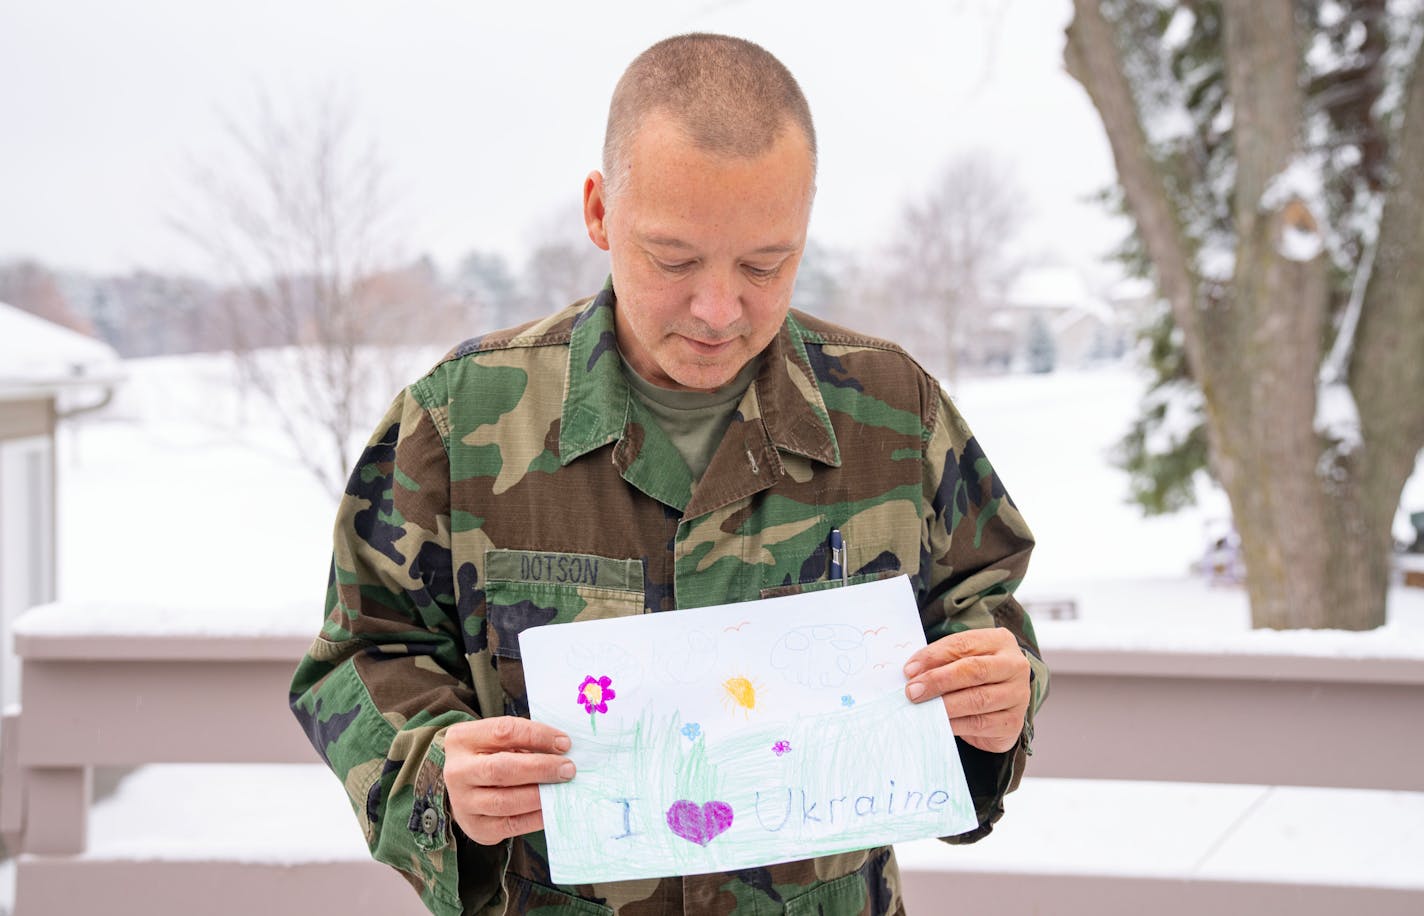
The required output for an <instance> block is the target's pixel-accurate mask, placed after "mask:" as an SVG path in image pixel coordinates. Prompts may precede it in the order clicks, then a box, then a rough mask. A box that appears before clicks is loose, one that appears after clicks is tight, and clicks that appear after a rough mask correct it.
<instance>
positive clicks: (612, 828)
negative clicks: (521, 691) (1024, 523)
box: [519, 577, 977, 884]
mask: <svg viewBox="0 0 1424 916" xmlns="http://www.w3.org/2000/svg"><path fill="white" fill-rule="evenodd" d="M867 631H870V632H867ZM519 641H520V648H521V651H522V655H523V659H524V677H525V684H526V686H527V688H528V691H529V707H530V711H531V714H532V715H533V717H534V718H535V719H538V720H539V721H541V722H546V723H548V724H550V725H553V726H555V727H557V728H560V729H562V730H563V731H565V732H566V733H568V734H569V736H570V737H571V738H572V739H573V747H572V748H571V749H570V750H569V752H568V755H569V757H571V758H572V759H573V761H574V764H575V765H576V766H577V767H578V775H576V776H575V777H574V778H573V780H571V781H570V782H567V783H561V784H558V785H552V784H551V785H541V786H540V787H539V797H540V802H541V804H542V806H543V812H544V827H545V836H546V839H547V842H548V853H549V866H550V872H551V877H552V879H553V880H554V881H556V882H559V883H566V884H583V883H588V882H594V881H614V880H623V879H631V878H648V877H660V876H664V875H692V874H700V873H705V872H720V871H732V870H736V869H742V868H753V867H757V866H761V865H768V864H771V863H774V862H785V861H789V860H792V859H801V858H809V857H812V856H818V855H825V854H829V853H834V852H844V851H847V850H852V849H860V848H866V847H870V846H878V845H881V844H885V843H894V842H899V841H901V840H911V839H920V838H923V837H931V836H949V835H952V834H957V833H963V832H965V831H966V830H969V829H971V828H973V827H974V826H975V824H976V823H977V820H976V818H975V816H974V805H973V801H972V799H971V798H970V796H969V792H968V789H967V788H966V787H965V784H964V775H963V771H962V770H961V769H960V764H959V756H958V753H957V752H956V750H955V742H954V736H953V735H952V734H951V733H950V729H949V719H948V717H947V716H946V715H945V711H944V705H943V704H942V703H924V704H913V703H910V702H909V700H907V699H906V697H905V677H904V674H903V671H902V668H903V666H904V663H905V661H906V660H907V659H908V658H909V657H910V655H911V654H912V653H913V652H914V651H915V650H916V649H918V648H919V647H920V646H923V645H924V633H923V631H922V630H921V629H920V622H919V611H918V609H917V608H916V606H915V601H914V594H913V592H912V591H911V590H910V586H909V581H908V580H907V579H905V578H903V577H901V578H899V579H888V580H881V581H878V582H873V583H869V584H865V585H853V586H847V587H843V588H833V589H825V590H820V591H815V592H811V593H807V594H802V595H795V596H791V597H788V598H773V599H768V600H766V601H751V602H745V603H742V604H735V605H726V606H723V607H713V608H699V609H696V610H683V611H676V612H673V613H666V614H650V615H638V616H634V617H626V618H617V619H612V620H591V621H584V622H579V623H570V624H559V625H552V626H537V627H531V628H529V629H527V630H525V631H524V632H523V633H521V634H520V637H519ZM872 641H873V644H874V646H875V657H874V661H875V662H876V664H875V665H872V664H871V657H870V655H869V646H870V644H871V643H872ZM890 645H894V646H896V648H895V649H894V650H893V651H892V650H888V649H886V648H885V647H886V646H890ZM591 652H593V653H594V654H592V655H591V654H590V653H591ZM590 672H592V673H590ZM574 685H577V686H578V693H577V703H576V704H575V703H570V702H569V700H570V697H569V688H570V687H571V686H574ZM585 717H587V720H588V721H587V725H585V724H584V718H585ZM768 750H770V751H771V753H767V751H768Z"/></svg>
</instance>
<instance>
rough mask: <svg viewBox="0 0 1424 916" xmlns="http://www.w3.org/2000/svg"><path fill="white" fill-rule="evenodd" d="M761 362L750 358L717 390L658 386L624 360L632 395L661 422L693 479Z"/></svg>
mask: <svg viewBox="0 0 1424 916" xmlns="http://www.w3.org/2000/svg"><path fill="white" fill-rule="evenodd" d="M760 365H761V358H760V357H758V358H756V359H753V360H751V361H750V362H748V363H747V364H746V365H745V366H743V367H742V371H741V372H739V373H737V376H736V378H734V379H732V380H731V381H730V382H728V383H727V384H726V385H724V386H722V387H721V388H718V389H717V390H716V391H673V390H671V389H668V388H659V387H658V386H657V385H654V384H653V383H652V382H650V381H648V380H647V379H645V378H643V377H642V376H641V375H639V374H638V373H637V372H636V371H634V370H633V367H632V366H629V365H628V360H626V359H625V360H623V375H624V376H626V377H627V379H628V385H629V387H631V388H632V389H633V396H634V397H636V398H637V399H638V400H639V401H640V402H642V404H643V406H644V407H646V408H648V410H649V412H651V413H652V415H653V416H654V417H655V418H657V421H658V425H659V426H661V427H662V430H663V432H664V433H666V434H667V437H668V438H669V439H671V440H672V444H673V445H674V446H675V447H676V448H677V451H678V453H679V454H681V455H682V458H683V460H684V461H686V462H687V467H688V469H689V470H690V471H692V479H693V480H698V479H700V478H701V477H702V472H703V471H705V470H707V465H708V463H709V462H711V461H712V455H713V453H714V452H716V451H717V445H718V444H719V443H720V442H721V441H722V434H723V433H725V432H726V431H727V427H728V426H729V425H731V422H732V412H733V411H735V410H736V409H737V403H738V402H739V401H741V399H742V395H743V394H745V393H746V390H747V386H748V385H750V384H751V383H752V379H754V378H756V374H757V367H758V366H760Z"/></svg>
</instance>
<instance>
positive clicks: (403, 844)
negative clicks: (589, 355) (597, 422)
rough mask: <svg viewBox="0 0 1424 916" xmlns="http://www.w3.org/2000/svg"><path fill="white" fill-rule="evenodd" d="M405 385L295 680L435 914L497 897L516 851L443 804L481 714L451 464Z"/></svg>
mask: <svg viewBox="0 0 1424 916" xmlns="http://www.w3.org/2000/svg"><path fill="white" fill-rule="evenodd" d="M418 391H419V389H418V388H412V389H407V391H406V392H404V393H403V394H402V395H401V396H400V397H398V398H397V399H396V401H395V402H394V403H393V404H392V405H391V408H390V410H389V411H387V413H386V415H385V417H384V418H383V419H382V420H381V423H380V426H379V428H378V429H377V430H376V432H375V434H374V435H373V436H372V438H371V441H370V442H369V444H368V445H367V446H366V449H365V451H364V452H363V453H362V455H361V458H360V460H359V461H358V462H357V465H356V468H355V471H354V472H353V473H352V475H351V479H350V481H349V482H348V483H347V485H346V493H345V495H344V497H343V498H342V501H341V505H340V509H339V511H338V515H337V520H336V529H335V537H334V551H333V556H332V563H331V573H330V580H329V582H328V584H327V595H326V618H325V620H324V622H323V624H322V627H321V632H320V634H319V635H318V636H317V637H316V640H315V641H314V642H313V643H312V645H311V648H310V649H309V650H308V652H307V654H306V656H305V657H304V658H303V659H302V661H301V662H300V664H299V665H298V667H297V670H296V673H295V675H294V677H293V679H292V687H291V698H290V699H291V707H292V711H293V713H295V715H296V717H297V720H298V721H299V722H300V723H301V725H302V727H303V728H304V729H305V731H306V733H307V736H308V738H310V740H311V742H312V745H313V746H314V747H315V748H316V751H317V753H318V754H320V755H321V757H322V759H323V760H325V761H326V763H327V765H328V766H329V767H331V769H332V770H333V772H335V774H336V776H337V778H339V779H340V780H341V781H342V783H343V785H344V786H345V788H346V792H347V795H348V796H349V800H350V802H351V807H352V809H353V811H354V812H355V814H356V817H357V820H358V821H359V822H360V824H361V828H362V830H363V831H364V832H365V836H366V842H367V845H368V846H369V847H370V849H371V854H372V855H373V856H374V857H375V858H376V859H377V860H378V861H380V862H384V863H386V864H387V865H391V866H393V867H395V868H396V869H398V870H399V871H400V872H401V874H402V875H403V876H404V877H405V878H406V880H408V881H409V882H410V883H411V884H412V885H414V887H415V889H416V890H417V891H418V892H419V893H420V896H421V899H422V900H423V901H424V903H425V905H426V906H427V907H428V908H429V909H430V911H431V912H432V913H435V914H438V916H447V914H449V916H456V914H461V913H463V912H465V910H464V908H463V907H462V904H461V890H462V887H461V885H462V883H463V884H464V885H465V887H464V888H463V890H464V891H465V892H466V893H467V894H468V895H469V896H468V897H467V898H466V899H472V900H480V901H481V902H482V904H483V903H484V902H495V901H497V902H499V903H502V902H503V901H502V900H497V898H499V895H500V885H501V875H502V874H503V871H504V867H505V864H506V862H507V859H508V847H507V845H500V846H493V847H486V846H478V845H477V844H474V843H472V842H470V841H468V840H466V839H465V838H464V837H463V836H461V837H460V841H459V842H458V843H457V842H456V832H455V831H456V828H455V826H454V824H453V822H452V819H451V818H450V816H449V807H448V805H447V804H446V800H445V781H444V776H443V769H444V763H445V753H444V736H445V731H446V729H447V728H448V727H449V726H450V725H452V724H455V723H458V722H464V721H469V720H471V719H475V718H478V717H479V715H480V711H479V710H478V708H477V705H476V700H475V696H474V692H473V690H472V689H471V686H470V669H469V663H468V661H467V659H466V655H465V650H464V638H463V635H462V630H461V625H460V620H459V615H458V614H457V611H456V592H455V582H454V577H453V575H452V572H451V553H450V508H449V499H450V474H449V458H448V454H447V452H446V450H445V444H444V440H443V438H442V435H441V431H440V429H439V428H438V427H437V420H438V417H439V416H441V415H442V414H441V412H440V411H441V410H443V405H440V408H439V409H438V410H437V411H434V412H432V411H431V410H429V409H427V407H426V405H425V404H422V403H421V400H420V399H419V398H418V397H417V392H418Z"/></svg>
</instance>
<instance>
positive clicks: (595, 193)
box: [583, 171, 608, 251]
mask: <svg viewBox="0 0 1424 916" xmlns="http://www.w3.org/2000/svg"><path fill="white" fill-rule="evenodd" d="M604 204H605V201H604V198H603V173H601V172H598V171H593V172H589V173H588V177H587V178H585V179H584V180H583V224H584V225H585V226H587V227H588V237H589V239H590V240H591V241H592V242H593V244H595V245H597V246H598V247H599V248H602V249H603V250H604V251H607V250H608V228H607V226H606V225H605V224H604V217H605V206H604Z"/></svg>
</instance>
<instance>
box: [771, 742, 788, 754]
mask: <svg viewBox="0 0 1424 916" xmlns="http://www.w3.org/2000/svg"><path fill="white" fill-rule="evenodd" d="M771 749H772V750H773V751H774V752H775V753H776V756H778V757H780V756H781V755H782V754H784V753H786V752H787V751H789V750H791V742H790V741H778V742H776V743H775V744H773V745H772V746H771Z"/></svg>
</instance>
